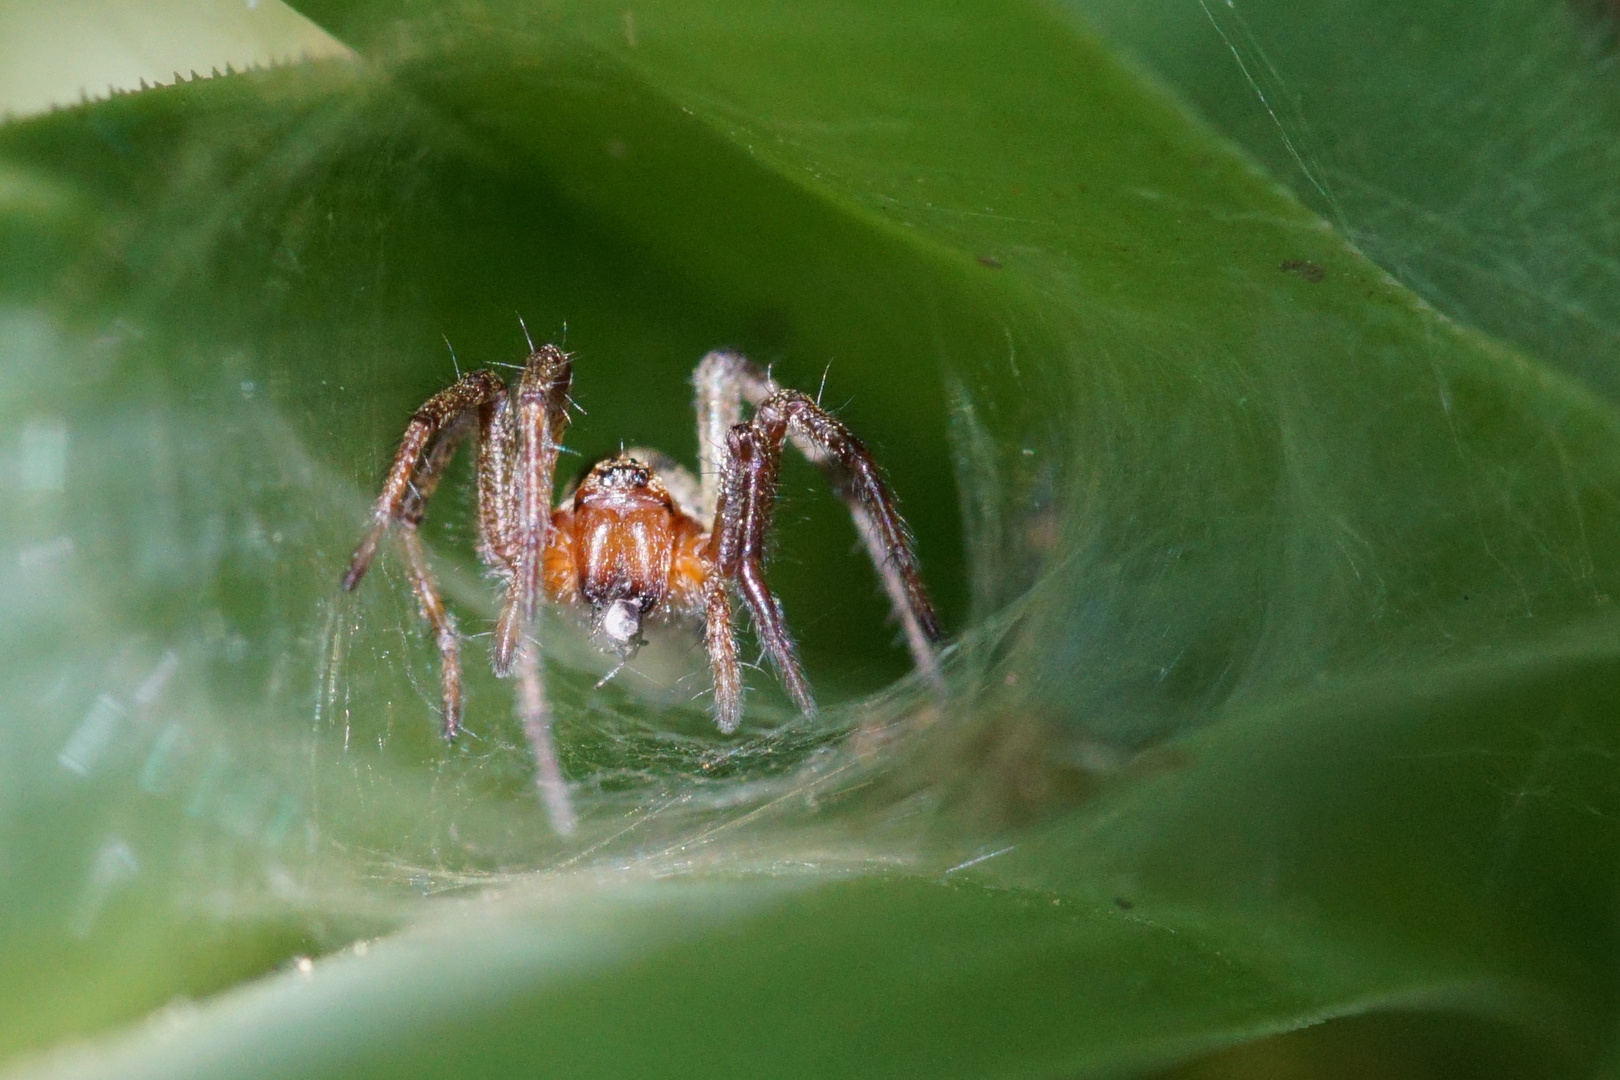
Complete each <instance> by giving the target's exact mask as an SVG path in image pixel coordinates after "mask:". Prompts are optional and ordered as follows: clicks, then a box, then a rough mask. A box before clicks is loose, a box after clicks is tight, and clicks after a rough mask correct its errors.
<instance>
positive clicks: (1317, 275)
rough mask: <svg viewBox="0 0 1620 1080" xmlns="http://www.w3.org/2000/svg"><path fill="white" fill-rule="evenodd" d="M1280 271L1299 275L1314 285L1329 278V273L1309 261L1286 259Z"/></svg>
mask: <svg viewBox="0 0 1620 1080" xmlns="http://www.w3.org/2000/svg"><path fill="white" fill-rule="evenodd" d="M1278 269H1280V270H1284V271H1287V272H1288V273H1290V274H1298V275H1299V276H1300V277H1302V278H1304V279H1305V280H1306V281H1309V282H1310V283H1311V284H1313V285H1314V284H1316V283H1317V282H1318V281H1321V280H1322V279H1323V278H1325V277H1327V271H1326V270H1324V269H1322V267H1321V266H1320V265H1318V264H1317V263H1313V262H1311V261H1310V260H1309V259H1284V260H1283V261H1282V265H1281V266H1280V267H1278Z"/></svg>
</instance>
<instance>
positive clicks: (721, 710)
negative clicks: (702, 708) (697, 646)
mask: <svg viewBox="0 0 1620 1080" xmlns="http://www.w3.org/2000/svg"><path fill="white" fill-rule="evenodd" d="M703 644H704V646H705V647H706V648H707V650H708V653H709V669H710V671H712V672H713V675H714V722H715V724H716V726H718V727H719V728H720V730H721V731H722V732H724V733H725V734H727V735H730V734H731V733H732V732H733V731H736V730H737V725H738V723H740V722H741V721H742V665H741V664H740V663H738V661H737V635H736V631H735V630H734V628H733V626H732V618H731V595H730V594H729V593H728V592H727V591H726V579H725V577H724V576H722V575H721V574H718V573H715V574H710V575H709V577H708V580H706V581H705V582H704V583H703Z"/></svg>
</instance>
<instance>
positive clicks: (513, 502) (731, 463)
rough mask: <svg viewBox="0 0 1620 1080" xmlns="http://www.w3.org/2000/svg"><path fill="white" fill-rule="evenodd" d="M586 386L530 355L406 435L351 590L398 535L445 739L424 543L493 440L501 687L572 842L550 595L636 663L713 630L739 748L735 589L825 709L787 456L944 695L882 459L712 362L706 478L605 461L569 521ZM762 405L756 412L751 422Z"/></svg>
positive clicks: (485, 516) (734, 367)
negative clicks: (676, 630)
mask: <svg viewBox="0 0 1620 1080" xmlns="http://www.w3.org/2000/svg"><path fill="white" fill-rule="evenodd" d="M571 380H572V367H571V364H570V356H569V354H568V353H565V352H563V351H562V350H561V349H559V348H557V347H556V346H555V345H542V346H541V347H540V348H538V349H534V350H533V351H532V352H531V353H530V354H529V358H528V362H527V363H526V364H525V365H524V367H523V374H522V376H521V377H520V378H519V379H518V382H517V385H516V386H515V387H512V388H510V389H509V388H508V387H507V386H506V384H505V382H504V381H503V380H502V379H501V378H500V376H498V375H496V374H495V373H494V372H492V371H474V372H471V373H470V374H467V375H464V376H462V377H461V378H460V379H459V380H457V381H456V383H455V384H454V385H453V386H451V387H449V388H448V389H446V390H443V391H441V392H439V393H437V394H435V395H434V396H433V397H431V398H429V399H428V400H427V401H426V402H425V403H424V404H423V405H422V407H421V408H420V409H418V410H417V411H416V415H415V416H413V417H412V418H411V422H410V424H409V425H408V426H407V427H406V429H405V436H404V438H403V439H401V441H400V447H399V452H398V453H397V454H396V455H395V457H394V462H393V465H392V467H391V468H390V469H389V472H388V478H387V479H386V480H385V481H384V482H383V488H382V492H381V494H380V495H378V497H377V504H376V508H375V510H374V511H373V513H372V525H371V529H370V530H369V531H368V532H367V533H366V536H365V538H364V539H362V540H361V542H360V546H359V547H358V548H357V549H356V550H355V553H354V558H353V559H352V560H351V562H350V564H349V569H348V572H347V573H346V574H345V575H344V577H343V587H344V589H346V590H347V589H353V588H354V587H355V586H356V585H358V584H359V583H360V579H361V578H362V577H363V576H364V575H365V573H366V568H367V567H368V566H370V564H371V560H372V558H373V557H374V556H375V554H376V550H377V544H378V543H379V541H380V540H381V539H382V537H383V535H384V534H385V533H386V532H387V531H388V529H389V527H390V526H391V525H398V526H399V535H400V537H401V539H402V542H403V545H404V549H405V555H406V563H407V566H408V567H409V570H410V576H411V582H412V586H413V588H414V589H415V591H416V595H417V599H418V601H419V602H420V604H421V607H422V614H423V616H424V617H425V618H426V619H427V621H428V622H429V623H430V624H431V625H432V627H433V629H434V632H435V635H436V637H437V639H438V645H439V651H440V654H441V656H442V658H443V690H444V729H445V735H446V736H447V737H452V738H453V737H454V736H455V734H456V731H457V730H458V729H459V727H460V724H461V660H460V639H459V637H458V635H457V633H456V624H455V619H454V618H453V617H452V616H451V614H450V613H449V612H448V611H447V610H446V609H445V606H444V603H443V601H442V600H441V599H440V597H439V590H438V586H437V584H436V583H435V582H434V579H433V574H432V571H431V570H430V569H429V567H428V563H427V557H426V552H425V551H424V549H423V547H422V542H421V539H420V538H419V537H418V535H417V527H418V526H419V525H420V524H421V522H422V518H423V515H424V514H425V513H426V509H427V501H428V498H429V497H430V496H431V495H432V494H433V490H434V488H435V487H437V486H438V482H439V480H440V478H441V477H442V475H443V473H444V469H445V467H446V466H447V465H448V464H449V462H450V459H451V457H452V456H453V455H454V454H455V451H456V448H457V447H458V446H459V445H460V444H461V442H462V441H463V440H465V439H466V438H467V437H468V436H471V435H474V434H475V433H476V435H477V438H478V553H479V557H480V558H481V559H482V560H483V561H484V564H485V565H486V566H488V567H489V569H490V571H491V572H492V573H493V574H494V575H495V576H496V577H497V578H499V579H500V580H501V582H502V583H503V586H504V596H503V598H502V601H501V610H500V617H499V619H498V620H497V622H496V626H495V637H494V644H493V646H492V649H491V659H492V661H493V664H494V667H495V671H496V673H497V674H500V675H503V676H504V675H509V674H513V673H514V671H515V673H516V674H517V676H518V680H519V694H518V698H519V711H520V712H521V713H522V715H523V721H524V728H525V731H526V732H527V733H528V735H529V739H530V741H531V743H532V744H533V746H534V750H535V755H536V759H537V761H538V764H539V768H540V776H539V779H540V786H541V791H542V794H544V795H545V797H546V800H547V803H548V806H549V807H550V810H551V814H552V821H553V823H554V824H555V825H556V827H557V828H558V830H559V831H562V832H567V831H568V830H569V829H570V828H571V821H572V818H571V811H570V810H569V808H568V800H567V796H566V788H565V786H564V784H563V781H562V778H561V773H560V771H559V770H558V768H557V761H556V754H555V750H554V748H553V746H552V742H551V735H550V709H549V706H548V705H547V704H546V698H545V692H544V684H543V683H542V681H541V671H540V663H539V653H538V651H537V649H536V647H535V640H534V639H535V632H536V622H535V615H536V612H537V610H538V605H539V602H540V599H541V597H542V596H544V597H545V598H547V599H549V600H551V601H552V602H554V603H557V604H559V605H562V606H564V607H568V608H574V609H583V610H585V611H586V612H588V614H589V621H590V626H591V632H592V635H593V637H594V638H595V639H596V640H597V642H598V643H599V644H600V645H601V646H602V647H603V648H605V649H606V650H608V651H609V652H612V653H614V654H616V655H617V656H618V657H619V658H620V659H621V660H624V659H628V658H629V657H630V656H631V655H632V654H633V653H634V652H635V650H636V649H637V648H638V647H640V645H641V644H642V643H643V639H642V635H641V631H642V628H643V626H644V625H645V624H646V623H647V622H648V621H649V620H663V621H674V622H683V621H684V622H692V623H700V624H701V625H702V627H703V641H704V645H705V647H706V648H707V651H708V654H709V665H710V668H711V670H712V672H713V676H714V714H715V721H716V723H717V724H718V725H719V726H720V729H721V730H722V731H726V732H730V731H734V730H736V727H737V724H738V722H739V721H740V720H741V718H742V665H741V663H740V661H739V659H738V655H737V643H736V637H735V633H734V630H733V616H732V609H731V591H732V590H733V589H735V590H736V592H737V593H738V594H739V595H740V596H741V598H742V600H743V603H744V605H745V606H746V607H747V608H748V611H749V614H750V616H751V617H752V618H753V622H754V629H755V632H756V634H757V635H758V637H759V641H760V645H761V647H762V648H763V649H764V651H765V654H766V655H767V656H768V657H769V658H770V660H771V664H772V666H773V667H774V668H775V669H776V672H777V674H778V676H779V677H780V678H781V680H782V683H783V685H784V686H785V687H786V689H787V691H788V693H789V694H790V695H791V696H792V698H793V700H794V703H795V704H796V705H798V707H799V708H800V709H801V710H802V711H803V712H806V713H810V712H813V711H814V710H815V701H814V699H813V698H812V697H811V694H810V685H809V683H808V682H807V681H806V680H805V677H804V671H803V669H802V668H801V667H800V665H799V661H798V658H797V656H796V655H795V653H794V647H793V639H792V637H791V636H790V635H789V634H788V630H787V625H786V623H785V622H784V620H783V617H782V611H781V606H780V605H779V604H778V603H777V600H776V597H775V596H774V595H772V593H771V591H770V588H769V586H767V585H766V583H765V576H764V556H765V548H766V545H767V542H768V540H769V537H770V530H771V515H772V511H773V509H774V506H775V501H776V483H777V474H778V470H779V469H780V466H781V459H782V451H783V447H784V445H785V444H786V443H788V442H791V443H793V445H795V446H796V447H798V449H799V450H800V451H801V452H803V453H804V455H805V456H806V457H807V458H809V459H810V460H811V461H812V462H813V463H814V464H816V465H817V466H818V467H820V468H821V469H822V471H823V472H825V473H826V474H827V475H828V477H829V478H830V479H831V481H832V485H833V489H834V491H835V492H837V494H838V496H839V498H841V499H842V500H843V501H844V503H845V505H846V506H847V507H848V508H849V511H850V514H851V516H852V517H853V518H854V519H855V527H856V530H857V531H858V532H859V533H860V536H861V540H862V542H863V543H864V545H865V546H866V549H867V553H868V554H869V555H870V556H871V558H872V562H873V564H874V565H875V566H876V568H877V570H878V576H879V578H880V579H881V580H882V582H883V586H884V589H885V591H886V592H887V593H888V595H889V600H890V603H891V605H892V606H893V608H894V612H895V616H896V617H897V618H898V620H899V621H900V624H901V626H902V628H903V629H904V631H905V636H906V641H907V644H908V645H909V647H910V649H911V652H912V657H913V659H914V660H915V662H916V664H917V667H918V668H919V669H920V670H921V671H922V672H923V673H924V674H925V675H926V676H927V677H928V678H930V679H931V680H933V681H935V682H936V683H937V682H938V680H939V667H938V661H937V659H936V657H935V652H934V646H935V644H936V643H937V642H938V641H939V640H940V632H939V625H938V623H937V621H936V620H935V617H934V610H933V606H932V604H931V603H930V602H929V599H928V594H927V592H926V591H925V590H924V588H923V584H922V579H921V578H920V577H919V576H918V572H917V560H916V556H915V555H914V554H913V552H912V547H911V538H910V534H909V533H908V531H907V529H906V525H905V522H904V521H903V520H902V519H901V517H900V514H899V511H898V509H897V508H896V506H895V501H894V497H893V495H891V494H890V492H889V489H888V486H887V484H886V483H885V482H884V480H883V478H882V476H881V474H880V473H879V471H878V468H877V465H876V463H875V462H874V461H873V460H872V456H871V454H870V453H869V452H868V451H867V449H866V446H865V445H864V444H863V443H862V442H861V441H860V440H859V439H857V438H856V437H855V436H854V435H853V434H852V433H851V432H850V431H849V429H848V428H847V427H845V426H844V425H843V423H842V422H840V421H839V420H838V419H837V418H836V417H834V416H833V415H832V414H831V413H828V412H827V411H826V410H825V409H823V408H822V407H821V406H820V405H819V404H817V403H816V402H815V401H813V400H811V399H810V398H808V397H806V396H805V395H804V394H801V393H799V392H798V391H796V390H784V389H782V388H781V387H779V386H777V385H776V383H775V382H774V381H773V380H772V379H771V378H770V376H769V375H768V374H766V373H765V372H764V371H762V370H761V369H759V368H758V367H756V366H755V365H754V364H753V363H751V362H750V361H749V360H747V359H746V358H745V357H743V356H740V355H738V354H737V353H731V352H713V353H710V354H709V355H708V356H706V357H704V358H703V361H702V363H700V364H699V365H698V367H697V370H696V372H694V374H693V377H692V381H693V384H694V385H695V387H696V389H697V420H698V458H699V474H698V477H696V478H694V477H693V476H692V474H691V473H689V472H688V471H687V470H686V469H685V468H683V467H682V466H680V465H678V464H676V463H675V462H674V461H672V460H670V459H669V458H667V457H665V456H664V455H662V454H659V453H657V452H656V451H642V450H632V451H629V452H627V453H622V454H620V455H619V456H618V457H614V458H610V459H607V460H605V461H602V462H599V463H597V464H596V465H595V466H594V467H593V468H592V469H591V470H590V471H589V472H588V473H587V474H586V475H585V477H584V478H583V479H582V480H581V481H580V482H579V484H578V485H577V486H576V487H575V488H574V489H573V490H572V491H571V492H569V493H568V494H567V495H565V497H564V499H563V500H562V504H561V505H559V506H556V507H553V506H552V495H553V491H554V490H555V481H554V478H553V473H554V472H555V471H556V466H557V454H558V451H559V449H560V447H561V439H562V433H563V430H564V429H565V428H566V427H567V425H568V405H569V399H568V388H569V384H570V382H571ZM745 403H746V404H747V405H749V406H751V407H752V408H753V416H752V417H750V418H749V419H747V420H745V419H744V418H743V406H744V404H745Z"/></svg>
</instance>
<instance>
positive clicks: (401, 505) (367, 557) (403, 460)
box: [343, 371, 506, 592]
mask: <svg viewBox="0 0 1620 1080" xmlns="http://www.w3.org/2000/svg"><path fill="white" fill-rule="evenodd" d="M505 388H506V387H505V384H504V383H502V382H501V377H500V376H499V375H496V374H495V373H494V372H493V371H472V372H468V373H467V374H466V375H463V376H462V377H461V378H460V379H458V380H456V382H455V383H454V384H453V385H452V386H450V387H448V388H447V389H444V390H441V391H439V392H438V393H437V394H434V395H433V396H432V397H430V398H428V399H427V401H425V402H424V403H423V404H422V407H421V408H419V409H417V410H416V415H414V416H412V417H411V422H410V423H409V424H407V425H406V426H405V435H404V437H403V438H401V439H400V441H399V451H398V452H397V453H395V455H394V463H393V465H392V466H390V467H389V470H388V478H387V479H386V480H384V481H383V486H382V491H381V493H379V494H378V496H377V502H376V505H375V506H374V507H373V508H372V511H371V528H370V529H368V530H367V531H366V535H365V536H364V537H363V538H362V539H361V541H360V544H359V546H358V547H356V548H355V549H354V557H353V558H352V559H350V560H349V569H348V571H347V572H346V573H345V574H344V575H343V589H344V591H345V592H348V591H351V590H353V589H354V587H355V586H357V585H359V584H360V579H361V578H363V577H365V576H366V571H367V570H368V569H369V568H370V566H371V560H372V559H373V558H375V557H376V554H377V545H378V544H379V543H381V542H382V538H383V536H384V534H386V533H387V532H388V526H389V525H391V524H392V523H393V522H395V521H404V520H406V517H405V512H406V510H407V508H409V510H410V513H411V514H413V515H414V516H415V519H416V521H417V522H420V521H421V519H422V513H423V512H425V504H426V500H427V496H426V495H424V494H416V495H413V494H412V485H411V481H412V479H413V478H414V477H415V476H416V474H417V471H418V468H417V466H418V462H419V461H420V460H421V458H422V451H423V450H424V449H426V448H427V446H428V443H429V442H430V441H431V440H432V438H433V436H434V435H436V434H438V433H439V432H441V431H443V430H444V429H445V428H447V427H453V426H454V425H455V424H456V423H457V422H458V421H460V420H461V418H462V417H463V416H464V415H466V414H467V413H468V412H469V411H470V410H472V409H476V408H478V407H479V406H481V405H483V404H484V403H485V402H488V401H490V400H492V399H494V398H496V397H498V396H500V394H501V393H502V392H503V391H504V390H505ZM454 449H455V443H454V442H451V443H450V444H449V446H448V447H447V449H446V451H445V455H444V458H443V460H442V461H440V462H439V464H438V471H442V470H443V467H444V464H445V463H447V462H448V461H449V455H450V453H452V452H453V451H454ZM429 456H430V458H431V457H432V456H433V455H431V454H430V455H429ZM426 471H427V473H428V474H429V476H430V477H431V480H430V482H428V483H427V490H428V491H431V490H432V488H433V486H434V485H436V484H437V483H438V477H437V472H435V471H434V470H432V469H428V470H426ZM418 491H420V489H418Z"/></svg>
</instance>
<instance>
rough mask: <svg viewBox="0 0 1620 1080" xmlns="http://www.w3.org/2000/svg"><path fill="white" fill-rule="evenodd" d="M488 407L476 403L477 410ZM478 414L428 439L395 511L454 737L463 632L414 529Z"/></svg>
mask: <svg viewBox="0 0 1620 1080" xmlns="http://www.w3.org/2000/svg"><path fill="white" fill-rule="evenodd" d="M488 407H489V406H488V405H484V406H481V407H480V413H481V412H482V410H483V409H487V408H488ZM478 418H479V414H478V413H474V412H472V411H471V410H469V411H467V412H464V413H462V414H461V415H460V416H459V417H457V418H456V419H455V420H454V421H452V422H451V424H450V425H449V426H448V427H446V428H444V429H443V430H442V431H440V432H439V434H438V435H437V436H436V437H435V438H434V439H433V441H432V443H430V444H429V446H428V450H427V454H426V455H425V457H424V460H423V462H422V464H421V466H420V467H419V468H418V469H417V470H416V476H415V478H414V479H413V480H412V482H411V485H410V490H409V492H408V493H407V494H406V497H405V504H404V505H403V506H401V507H400V511H399V526H400V528H399V539H400V544H401V545H402V546H403V547H404V549H405V564H406V566H407V567H408V568H409V570H410V577H411V588H412V590H413V591H414V592H415V593H416V601H417V605H418V606H419V607H420V608H421V611H422V618H424V619H426V620H427V622H428V625H429V626H431V627H432V628H433V636H434V640H435V641H436V642H437V643H438V646H439V692H440V695H441V698H442V700H443V702H444V737H445V738H446V739H453V738H455V737H456V732H458V731H459V730H461V696H462V695H461V635H460V634H459V633H458V632H457V630H456V617H455V616H454V615H452V614H450V611H449V610H448V609H447V608H446V607H445V606H444V600H443V598H442V597H441V596H440V595H439V584H438V582H437V581H436V580H435V579H434V577H433V568H432V567H431V566H429V565H428V560H427V551H426V550H425V549H424V548H423V547H422V538H421V537H420V536H419V535H418V534H417V531H416V530H417V528H418V527H419V526H420V525H421V524H422V519H423V518H424V517H426V516H427V504H428V500H429V499H430V498H432V496H433V492H434V490H435V489H437V488H438V486H439V481H440V480H442V479H443V478H444V471H445V469H446V468H447V467H448V466H449V464H450V460H451V459H452V458H454V457H455V454H456V450H457V449H458V448H459V447H460V446H461V444H462V443H463V442H464V441H466V438H467V436H468V435H469V434H471V432H472V430H473V424H474V421H475V420H477V419H478Z"/></svg>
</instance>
